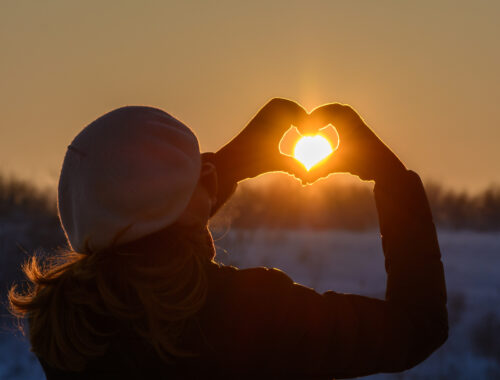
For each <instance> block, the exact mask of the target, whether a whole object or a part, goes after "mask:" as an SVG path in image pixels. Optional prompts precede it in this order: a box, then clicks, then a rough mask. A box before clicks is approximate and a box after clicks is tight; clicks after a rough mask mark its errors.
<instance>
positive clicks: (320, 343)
mask: <svg viewBox="0 0 500 380" xmlns="http://www.w3.org/2000/svg"><path fill="white" fill-rule="evenodd" d="M374 193H375V201H376V205H377V209H378V213H379V222H380V229H381V233H382V245H383V250H384V255H385V267H386V270H387V292H386V298H385V300H379V299H374V298H368V297H363V296H358V295H352V294H341V293H336V292H333V291H327V292H325V293H323V294H319V293H317V292H315V291H314V290H313V289H310V288H307V287H305V286H302V285H299V284H296V283H294V282H293V281H292V279H290V278H289V277H288V276H287V275H286V274H285V273H283V272H281V271H279V270H277V269H267V268H253V269H244V270H239V269H237V268H233V267H228V266H222V265H217V264H216V263H213V262H212V263H209V264H208V267H207V272H208V278H209V294H208V299H207V301H206V304H205V306H204V308H203V309H202V310H201V312H200V313H199V315H198V316H197V318H195V320H193V321H192V322H191V323H190V324H189V325H188V327H187V329H186V331H185V333H184V335H183V336H182V342H183V344H182V345H183V346H185V347H189V348H191V349H193V348H194V349H195V350H197V351H198V352H200V355H199V356H198V357H195V358H190V359H183V360H178V361H177V362H176V364H175V365H173V364H166V363H165V362H164V361H162V360H161V359H160V358H159V357H158V355H157V354H156V353H155V351H154V349H153V348H152V347H151V346H150V345H148V343H147V342H144V341H142V340H141V339H140V338H139V337H136V336H134V335H133V334H131V333H128V332H127V330H126V328H125V329H124V330H123V333H122V334H121V335H120V336H117V337H115V338H114V341H113V342H112V344H111V346H110V350H109V352H108V353H107V355H106V356H104V357H102V358H99V359H97V360H93V361H91V362H90V364H89V365H88V368H87V369H86V370H85V372H83V373H78V374H77V373H64V372H59V371H57V370H55V369H53V368H50V366H48V365H47V364H46V363H43V361H42V365H43V366H44V370H45V372H46V374H47V378H48V379H49V380H50V379H82V378H85V379H87V378H88V379H98V378H99V379H100V378H103V379H104V378H106V379H112V378H113V379H114V378H116V379H184V378H189V379H190V378H199V379H206V378H229V379H238V378H255V379H260V378H288V379H292V378H300V379H331V378H334V377H336V378H346V377H357V376H363V375H368V374H373V373H377V372H395V371H403V370H405V369H408V368H411V367H413V366H415V365H416V364H418V363H420V362H421V361H422V360H424V359H425V358H427V357H428V356H429V355H430V354H431V353H432V352H433V351H434V350H436V349H437V348H438V347H439V346H440V345H442V344H443V342H444V341H445V340H446V338H447V334H448V320H447V310H446V289H445V282H444V274H443V266H442V263H441V259H440V251H439V246H438V241H437V237H436V231H435V227H434V224H433V221H432V216H431V212H430V209H429V205H428V202H427V199H426V196H425V192H424V189H423V186H422V183H421V181H420V178H419V177H418V176H417V175H416V174H415V173H413V172H407V175H406V176H405V177H404V178H400V179H398V180H397V181H396V182H395V183H393V184H391V185H390V186H388V185H386V186H385V187H384V185H381V184H376V185H375V189H374Z"/></svg>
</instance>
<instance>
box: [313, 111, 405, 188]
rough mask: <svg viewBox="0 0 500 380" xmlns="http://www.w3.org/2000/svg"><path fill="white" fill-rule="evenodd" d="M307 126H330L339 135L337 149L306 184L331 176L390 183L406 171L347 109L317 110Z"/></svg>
mask: <svg viewBox="0 0 500 380" xmlns="http://www.w3.org/2000/svg"><path fill="white" fill-rule="evenodd" d="M309 123H310V124H312V125H314V126H318V127H319V128H322V127H324V126H326V125H328V124H332V125H333V126H334V127H335V129H336V130H337V133H338V135H339V145H338V148H337V150H335V152H334V153H333V154H331V155H330V156H329V157H328V158H327V159H325V161H324V162H323V163H321V164H320V165H318V166H317V167H316V168H314V169H312V170H311V171H310V172H309V173H308V176H307V182H310V183H311V182H314V181H316V180H317V179H319V178H322V177H327V176H328V175H330V174H333V173H351V174H354V175H357V176H358V177H360V178H361V179H362V180H365V181H369V180H375V181H376V182H379V181H380V182H386V181H387V182H390V181H391V179H392V178H395V177H397V176H398V175H399V174H401V173H403V172H405V171H406V168H405V166H404V165H403V163H402V162H401V161H400V160H399V158H398V157H397V156H396V155H395V154H394V153H393V152H392V151H391V150H390V149H389V147H387V145H385V144H384V143H383V142H382V141H381V140H380V139H379V138H378V137H377V135H376V134H375V133H374V132H373V131H372V130H371V129H370V128H369V127H368V126H367V125H366V124H365V122H364V121H363V119H362V118H361V117H360V116H359V115H358V114H357V113H356V111H354V109H352V108H351V107H350V106H348V105H344V104H339V103H331V104H326V105H323V106H321V107H318V108H316V109H315V110H314V111H312V112H311V114H310V116H309Z"/></svg>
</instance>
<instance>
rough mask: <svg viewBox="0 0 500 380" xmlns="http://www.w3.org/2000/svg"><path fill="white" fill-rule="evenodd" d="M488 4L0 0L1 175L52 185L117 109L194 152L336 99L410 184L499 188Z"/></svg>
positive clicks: (492, 8)
mask: <svg viewBox="0 0 500 380" xmlns="http://www.w3.org/2000/svg"><path fill="white" fill-rule="evenodd" d="M499 20H500V1H477V0H476V1H468V2H463V1H415V2H409V1H408V2H407V1H291V0H284V1H269V0H268V1H255V0H253V1H245V2H238V1H221V0H217V1H213V2H210V1H200V2H194V1H182V2H181V1H179V2H168V1H124V0H122V1H114V2H112V1H102V0H99V1H89V0H86V1H79V2H77V1H40V0H34V1H22V0H18V1H17V0H11V1H6V0H0V52H1V53H0V54H1V55H0V79H1V81H0V88H1V91H0V171H1V172H3V173H13V174H16V175H18V176H20V177H22V178H28V177H31V178H33V179H34V180H35V181H36V182H37V183H38V184H41V185H50V186H53V185H54V184H55V183H56V181H57V178H58V173H59V169H60V165H61V163H62V158H63V156H64V152H65V149H66V146H67V145H68V143H69V142H70V141H71V140H72V138H73V137H74V136H75V135H76V133H77V132H78V131H79V130H80V129H81V128H83V127H84V126H85V125H86V124H88V123H89V122H91V121H92V120H94V119H95V118H97V117H99V116H100V115H102V114H103V113H105V112H107V111H109V110H111V109H113V108H116V107H119V106H122V105H127V104H145V105H152V106H157V107H160V108H163V109H164V110H166V111H167V112H169V113H172V114H173V115H174V116H176V117H178V118H179V119H181V120H182V121H184V122H185V123H187V124H188V125H189V126H190V127H191V128H192V129H193V130H194V131H195V132H196V134H197V135H198V137H199V139H200V142H201V147H202V149H203V150H215V149H217V148H218V147H220V146H222V145H223V144H224V143H226V142H227V141H228V140H229V139H230V138H231V137H232V136H233V135H234V134H236V133H237V132H238V131H239V130H240V129H241V128H242V127H243V126H244V125H245V123H246V122H247V121H248V120H249V119H250V117H251V116H252V115H253V114H254V113H255V112H256V111H257V110H258V109H259V107H260V106H262V105H263V104H264V103H265V102H266V101H267V100H268V99H269V98H271V97H275V96H280V97H287V98H291V99H295V100H297V101H299V102H300V103H302V104H303V105H304V106H305V107H307V108H309V109H311V108H313V107H315V106H317V105H320V104H322V103H326V102H342V103H349V104H351V105H352V106H353V107H354V108H356V109H357V110H358V111H359V113H360V114H361V115H362V116H363V117H364V118H365V120H366V121H367V122H368V123H369V125H370V126H371V127H372V128H373V129H374V130H375V131H376V133H377V134H378V135H379V136H380V137H381V138H382V139H383V140H384V141H385V142H387V143H388V144H389V146H390V147H391V148H392V149H393V150H394V151H395V152H396V153H397V154H398V155H400V157H401V158H402V159H403V161H404V162H405V163H406V164H407V166H408V167H409V168H411V169H414V170H416V171H417V172H419V173H420V174H421V176H422V177H423V178H424V179H427V180H430V179H432V180H438V181H441V182H443V183H444V184H446V185H448V186H453V187H455V188H457V189H467V190H471V191H477V190H480V189H482V188H484V187H485V186H487V185H489V184H491V183H500V148H499V141H500V107H498V103H499V101H500V43H499V38H500V22H499Z"/></svg>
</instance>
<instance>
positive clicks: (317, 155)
mask: <svg viewBox="0 0 500 380" xmlns="http://www.w3.org/2000/svg"><path fill="white" fill-rule="evenodd" d="M332 153H333V148H332V145H331V144H330V142H329V141H328V140H327V139H326V138H325V137H323V136H321V135H316V136H304V137H302V138H301V139H300V140H299V141H298V142H297V144H296V145H295V148H294V150H293V156H294V157H295V159H296V160H298V161H300V162H301V163H302V164H303V165H304V166H305V167H306V169H307V170H308V171H309V170H310V169H311V168H312V167H313V166H314V165H316V164H317V163H318V162H320V161H321V160H324V159H325V158H326V157H328V156H329V155H330V154H332Z"/></svg>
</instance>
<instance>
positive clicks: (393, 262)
mask: <svg viewBox="0 0 500 380" xmlns="http://www.w3.org/2000/svg"><path fill="white" fill-rule="evenodd" d="M374 193H375V201H376V205H377V209H378V212H379V222H380V229H381V234H382V246H383V250H384V255H385V268H386V271H387V290H386V298H385V300H379V299H373V298H369V297H364V296H358V295H351V294H340V293H335V292H333V291H327V292H325V293H324V294H322V295H321V294H318V293H316V292H315V291H314V290H312V289H309V288H307V287H304V286H301V285H298V284H295V283H293V282H292V280H290V278H288V276H286V275H285V274H284V273H282V272H279V271H277V270H270V271H268V274H267V276H261V277H262V278H261V279H260V280H259V285H258V288H259V289H261V290H260V291H259V290H257V293H259V294H260V295H259V296H258V302H256V303H255V304H254V305H253V306H252V307H249V310H250V309H252V310H256V309H259V308H265V309H267V311H266V313H262V315H260V316H257V315H254V316H255V317H256V319H260V321H261V322H259V325H260V326H261V328H260V330H259V329H256V330H259V331H262V333H263V334H265V335H266V338H263V340H262V341H261V342H260V343H261V344H259V346H260V347H264V346H266V347H268V348H269V349H266V350H265V351H266V352H265V355H266V357H267V361H266V363H268V365H269V366H270V370H271V371H273V370H274V371H276V372H280V373H282V372H283V371H285V372H289V373H290V375H295V376H297V375H298V374H302V375H304V376H306V377H308V378H313V377H322V376H325V377H326V376H330V377H336V378H349V377H357V376H363V375H369V374H373V373H378V372H399V371H403V370H405V369H408V368H411V367H413V366H415V365H416V364H418V363H420V362H421V361H423V360H424V359H425V358H427V357H428V356H429V355H430V354H431V353H432V352H433V351H434V350H436V349H437V348H438V347H439V346H440V345H442V344H443V343H444V342H445V340H446V339H447V334H448V318H447V309H446V289H445V282H444V273H443V266H442V263H441V259H440V251H439V246H438V241H437V236H436V230H435V227H434V224H433V221H432V216H431V211H430V208H429V205H428V202H427V198H426V195H425V191H424V188H423V186H422V183H421V181H420V178H419V177H418V175H416V174H415V173H414V172H411V171H409V172H407V173H406V174H405V175H404V176H403V177H401V178H399V179H398V180H397V183H393V184H391V185H390V186H385V185H380V184H377V185H375V189H374ZM271 273H273V274H271ZM266 277H268V278H271V277H272V278H274V280H272V281H270V280H269V279H268V280H266V279H265V278H266ZM266 282H267V283H266ZM251 298H252V297H249V298H247V299H246V301H247V302H251V301H250V299H251ZM249 313H253V311H249ZM264 324H265V325H266V326H267V327H262V326H264ZM269 363H271V364H269Z"/></svg>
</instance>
